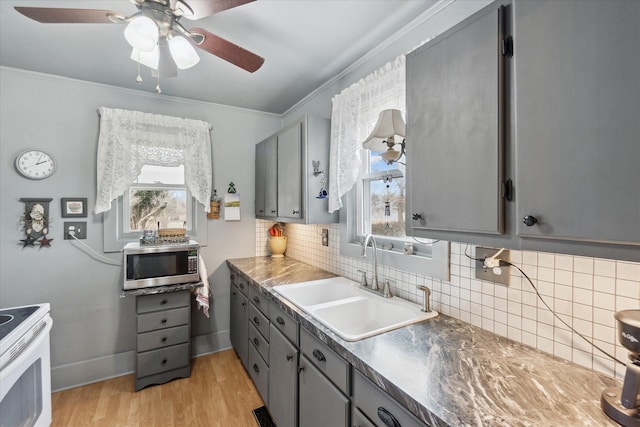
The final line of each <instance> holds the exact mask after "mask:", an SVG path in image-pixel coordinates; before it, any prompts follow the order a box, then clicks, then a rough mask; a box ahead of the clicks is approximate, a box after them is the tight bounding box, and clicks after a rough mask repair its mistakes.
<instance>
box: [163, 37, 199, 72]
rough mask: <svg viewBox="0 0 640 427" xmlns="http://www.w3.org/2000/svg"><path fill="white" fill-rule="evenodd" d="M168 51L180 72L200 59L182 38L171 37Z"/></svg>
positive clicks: (189, 44)
mask: <svg viewBox="0 0 640 427" xmlns="http://www.w3.org/2000/svg"><path fill="white" fill-rule="evenodd" d="M169 50H170V51H171V56H172V57H173V60H174V61H175V62H176V65H177V66H178V68H180V69H181V70H185V69H187V68H191V67H193V66H194V65H196V64H197V63H198V62H199V61H200V57H199V56H198V54H197V53H196V50H195V49H194V48H193V46H192V45H191V43H189V41H188V40H187V39H185V38H184V37H182V36H174V37H171V40H169Z"/></svg>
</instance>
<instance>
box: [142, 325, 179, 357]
mask: <svg viewBox="0 0 640 427" xmlns="http://www.w3.org/2000/svg"><path fill="white" fill-rule="evenodd" d="M185 342H189V326H188V325H183V326H178V327H175V328H167V329H160V330H159V331H152V332H145V333H143V334H138V351H139V352H143V351H149V350H155V349H156V348H162V347H169V346H172V345H176V344H182V343H185Z"/></svg>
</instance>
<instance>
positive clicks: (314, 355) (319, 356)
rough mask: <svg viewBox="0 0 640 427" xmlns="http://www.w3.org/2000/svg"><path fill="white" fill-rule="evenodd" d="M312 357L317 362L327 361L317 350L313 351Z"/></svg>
mask: <svg viewBox="0 0 640 427" xmlns="http://www.w3.org/2000/svg"><path fill="white" fill-rule="evenodd" d="M313 357H315V358H316V359H317V360H318V362H324V361H325V360H327V359H326V358H325V357H324V354H322V352H321V351H320V350H318V349H317V348H314V349H313Z"/></svg>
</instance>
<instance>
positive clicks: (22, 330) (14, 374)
mask: <svg viewBox="0 0 640 427" xmlns="http://www.w3.org/2000/svg"><path fill="white" fill-rule="evenodd" d="M49 309H50V307H49V304H48V303H44V304H36V305H30V306H23V307H12V308H3V309H0V414H2V417H1V418H0V427H5V426H7V427H8V426H25V427H40V426H48V425H49V424H51V360H50V349H49V332H50V331H51V327H52V325H53V320H52V319H51V316H50V315H49Z"/></svg>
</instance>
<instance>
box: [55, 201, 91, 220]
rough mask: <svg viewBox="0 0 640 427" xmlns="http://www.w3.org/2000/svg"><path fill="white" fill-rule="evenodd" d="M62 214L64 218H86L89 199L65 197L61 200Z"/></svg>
mask: <svg viewBox="0 0 640 427" xmlns="http://www.w3.org/2000/svg"><path fill="white" fill-rule="evenodd" d="M61 212H62V217H63V218H86V217H87V199H86V198H78V197H68V198H67V197H63V198H62V199H61Z"/></svg>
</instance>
